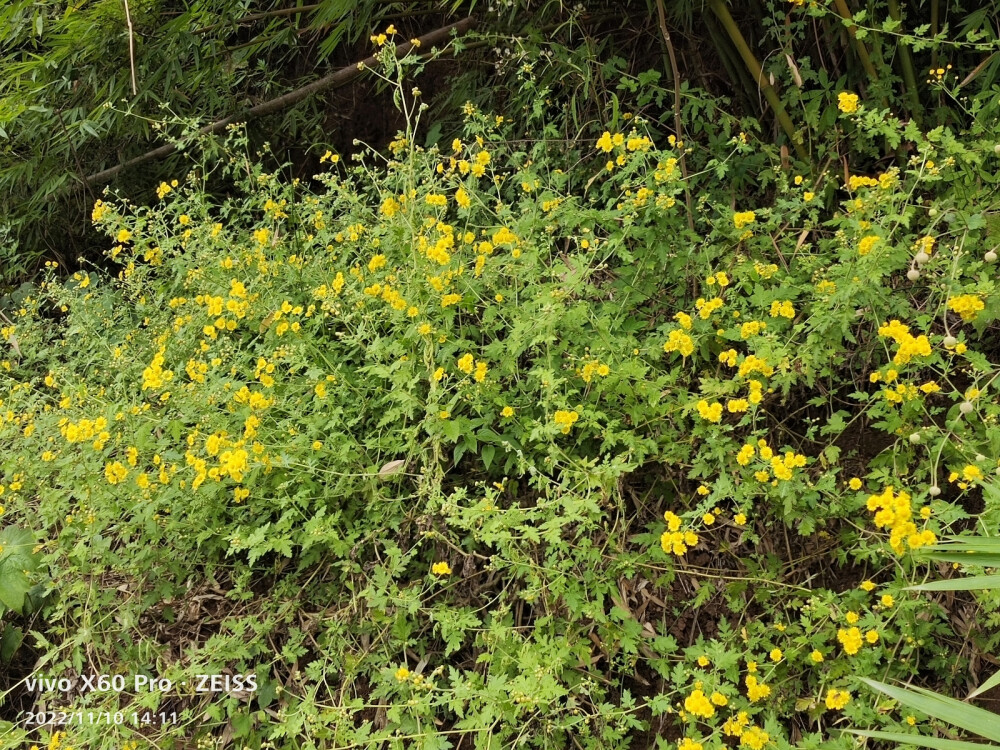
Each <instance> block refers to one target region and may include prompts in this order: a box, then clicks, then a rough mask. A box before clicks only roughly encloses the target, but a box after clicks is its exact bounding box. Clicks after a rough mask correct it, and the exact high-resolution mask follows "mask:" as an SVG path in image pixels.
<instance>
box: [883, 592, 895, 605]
mask: <svg viewBox="0 0 1000 750" xmlns="http://www.w3.org/2000/svg"><path fill="white" fill-rule="evenodd" d="M881 602H882V606H883V607H892V606H893V605H894V604H895V603H896V600H895V599H893V598H892V594H882V599H881Z"/></svg>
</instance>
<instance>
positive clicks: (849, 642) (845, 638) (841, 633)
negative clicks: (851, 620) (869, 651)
mask: <svg viewBox="0 0 1000 750" xmlns="http://www.w3.org/2000/svg"><path fill="white" fill-rule="evenodd" d="M837 640H838V641H839V642H840V645H841V646H843V647H844V652H845V653H846V654H848V655H849V656H853V655H854V654H856V653H858V651H860V650H861V646H862V644H863V641H862V639H861V631H860V630H859V629H858V628H856V627H852V628H848V629H847V630H845V629H844V628H840V629H839V630H837Z"/></svg>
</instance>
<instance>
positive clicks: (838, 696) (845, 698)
mask: <svg viewBox="0 0 1000 750" xmlns="http://www.w3.org/2000/svg"><path fill="white" fill-rule="evenodd" d="M850 700H851V694H850V693H849V692H848V691H846V690H837V689H836V688H830V690H828V691H827V693H826V707H827V708H829V709H832V710H834V711H839V710H840V709H842V708H843V707H844V706H846V705H847V704H848V703H849V702H850Z"/></svg>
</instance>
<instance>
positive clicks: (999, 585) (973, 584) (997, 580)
mask: <svg viewBox="0 0 1000 750" xmlns="http://www.w3.org/2000/svg"><path fill="white" fill-rule="evenodd" d="M988 589H1000V575H996V576H969V577H967V578H953V579H950V580H947V581H932V582H931V583H922V584H920V585H919V586H907V587H906V588H905V589H903V590H904V591H986V590H988Z"/></svg>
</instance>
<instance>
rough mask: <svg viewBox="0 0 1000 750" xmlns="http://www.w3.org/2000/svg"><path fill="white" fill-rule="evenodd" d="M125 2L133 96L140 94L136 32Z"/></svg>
mask: <svg viewBox="0 0 1000 750" xmlns="http://www.w3.org/2000/svg"><path fill="white" fill-rule="evenodd" d="M124 2H125V23H126V24H128V63H129V68H130V69H131V71H132V96H135V95H136V94H138V93H139V88H138V87H137V86H136V84H135V32H134V31H133V29H132V14H131V13H129V10H128V0H124Z"/></svg>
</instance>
